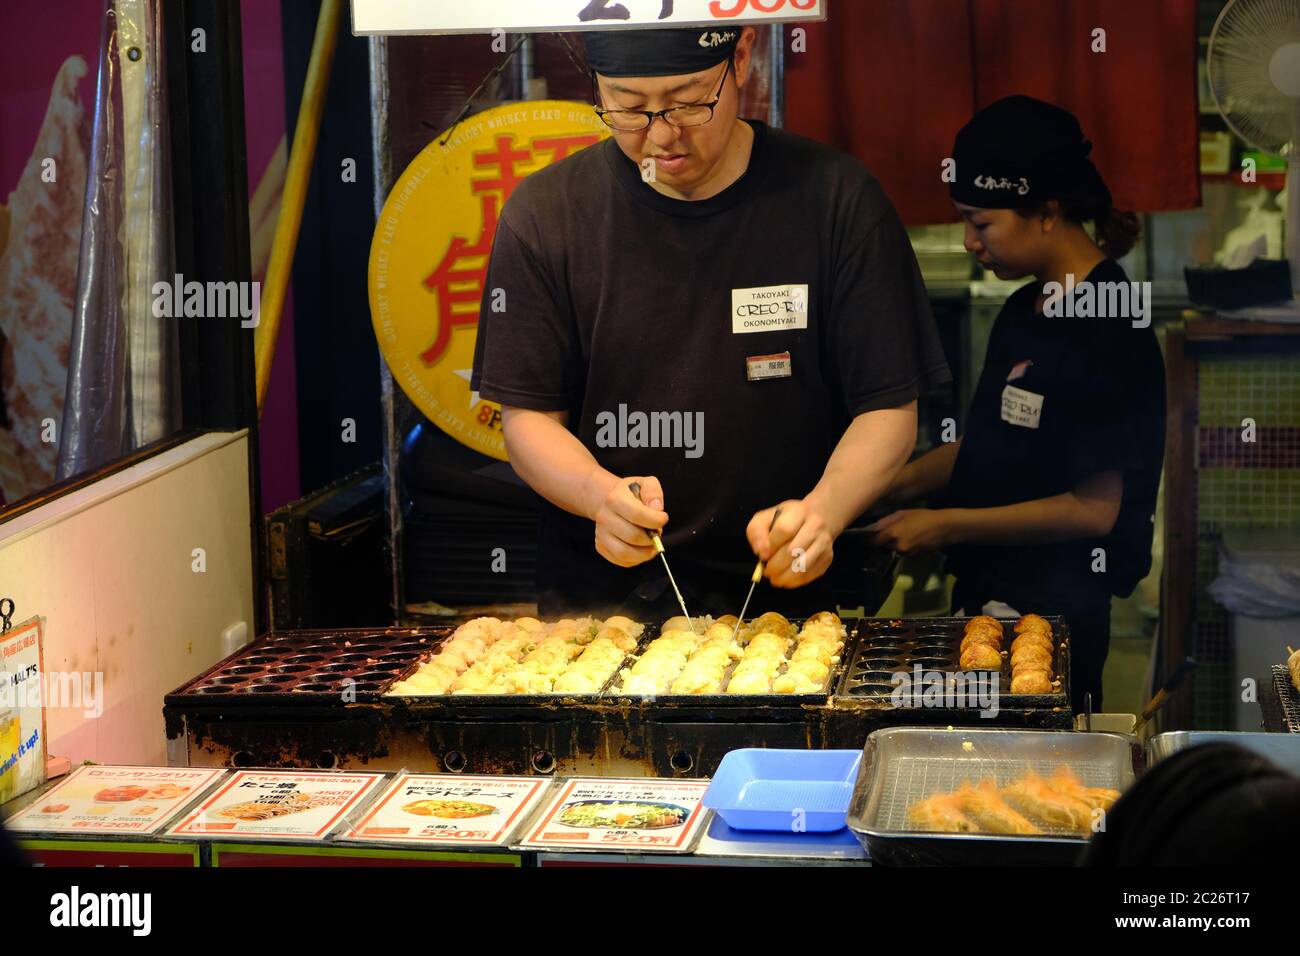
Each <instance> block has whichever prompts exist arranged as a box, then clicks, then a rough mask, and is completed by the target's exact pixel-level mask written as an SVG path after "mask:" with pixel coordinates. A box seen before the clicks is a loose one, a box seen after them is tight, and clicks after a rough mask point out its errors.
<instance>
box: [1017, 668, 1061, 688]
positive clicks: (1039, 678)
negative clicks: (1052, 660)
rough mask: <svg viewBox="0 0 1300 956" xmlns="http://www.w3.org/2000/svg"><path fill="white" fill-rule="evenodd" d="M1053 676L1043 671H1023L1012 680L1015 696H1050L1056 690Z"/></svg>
mask: <svg viewBox="0 0 1300 956" xmlns="http://www.w3.org/2000/svg"><path fill="white" fill-rule="evenodd" d="M1054 689H1055V688H1054V686H1053V684H1052V675H1051V674H1049V673H1048V672H1047V671H1042V670H1022V671H1020V672H1019V673H1017V674H1016V675H1015V676H1014V677H1012V678H1011V693H1013V694H1050V693H1052V691H1053V690H1054Z"/></svg>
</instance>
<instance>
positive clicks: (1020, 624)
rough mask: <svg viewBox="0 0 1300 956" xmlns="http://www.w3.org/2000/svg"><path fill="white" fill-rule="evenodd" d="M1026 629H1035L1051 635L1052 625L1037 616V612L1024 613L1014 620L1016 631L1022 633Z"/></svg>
mask: <svg viewBox="0 0 1300 956" xmlns="http://www.w3.org/2000/svg"><path fill="white" fill-rule="evenodd" d="M1026 631H1037V632H1039V633H1041V634H1046V635H1047V636H1048V637H1051V636H1052V625H1051V624H1049V623H1048V622H1047V619H1046V618H1043V617H1039V616H1038V615H1037V614H1026V615H1025V616H1024V617H1022V618H1021V619H1020V620H1018V621H1016V633H1017V634H1023V633H1025V632H1026Z"/></svg>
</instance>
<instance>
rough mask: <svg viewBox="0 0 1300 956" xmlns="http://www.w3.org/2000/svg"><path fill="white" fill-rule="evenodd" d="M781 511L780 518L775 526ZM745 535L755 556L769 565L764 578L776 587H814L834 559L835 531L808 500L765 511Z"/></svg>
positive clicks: (752, 521) (794, 501)
mask: <svg viewBox="0 0 1300 956" xmlns="http://www.w3.org/2000/svg"><path fill="white" fill-rule="evenodd" d="M778 509H779V510H780V515H779V516H778V517H777V518H776V521H775V523H773V522H772V518H773V515H774V514H775V513H776V511H777V510H778ZM769 525H770V527H771V530H770V531H769V530H768V529H769ZM745 536H746V538H748V540H749V546H750V547H751V548H753V549H754V554H756V555H758V558H759V560H760V561H764V562H766V567H765V569H764V576H765V577H766V578H767V579H768V580H769V581H770V582H771V583H772V586H773V587H778V588H798V587H803V586H804V585H805V584H811V583H812V582H813V581H816V580H817V579H818V578H820V577H821V576H822V575H823V574H825V573H826V570H827V569H828V568H829V567H830V566H831V559H832V558H833V557H834V556H835V535H834V533H833V530H832V529H831V527H830V526H829V525H828V524H827V522H826V520H825V518H823V517H822V514H821V512H820V511H819V510H818V509H817V508H816V507H815V505H814V504H813V503H812V502H810V501H809V500H808V499H806V498H804V499H793V498H792V499H790V500H788V501H783V502H781V504H780V505H778V506H777V507H776V508H764V509H763V510H762V511H760V512H758V514H756V515H754V517H753V518H751V519H750V521H749V527H748V528H746V529H745Z"/></svg>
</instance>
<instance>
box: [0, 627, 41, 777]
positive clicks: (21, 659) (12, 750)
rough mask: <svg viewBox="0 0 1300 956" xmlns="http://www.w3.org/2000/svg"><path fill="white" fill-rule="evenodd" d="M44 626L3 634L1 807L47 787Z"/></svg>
mask: <svg viewBox="0 0 1300 956" xmlns="http://www.w3.org/2000/svg"><path fill="white" fill-rule="evenodd" d="M44 620H45V619H44V618H40V617H34V618H31V619H30V620H28V621H24V622H23V623H22V624H16V625H14V627H13V629H12V630H9V631H5V632H4V633H3V634H0V803H4V802H5V801H6V800H12V799H13V798H14V797H17V796H20V795H21V794H24V793H26V792H27V791H28V790H31V789H34V788H35V787H39V786H40V785H41V784H43V783H44V782H45V706H44V693H43V691H42V688H43V684H44V680H45V675H44V674H43V673H42V667H41V653H42V649H43V646H44V645H43V641H42V634H41V629H42V627H43V626H44Z"/></svg>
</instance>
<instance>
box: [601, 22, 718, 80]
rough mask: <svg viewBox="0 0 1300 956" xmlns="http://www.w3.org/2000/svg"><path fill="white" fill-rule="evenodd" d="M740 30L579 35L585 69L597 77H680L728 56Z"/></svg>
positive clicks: (620, 31) (627, 31)
mask: <svg viewBox="0 0 1300 956" xmlns="http://www.w3.org/2000/svg"><path fill="white" fill-rule="evenodd" d="M739 39H740V28H739V27H729V28H726V29H709V28H705V27H695V28H693V29H686V30H592V31H589V32H587V33H584V34H583V35H582V40H583V44H584V46H585V47H586V50H587V66H589V67H590V68H591V69H593V70H595V71H596V72H597V73H599V74H600V75H601V76H680V75H682V74H685V73H699V72H700V71H701V70H707V69H708V68H709V67H711V66H717V65H718V64H719V63H721V62H722V61H723V60H725V59H727V58H728V57H729V56H731V54H732V51H733V50H735V49H736V41H737V40H739Z"/></svg>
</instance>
